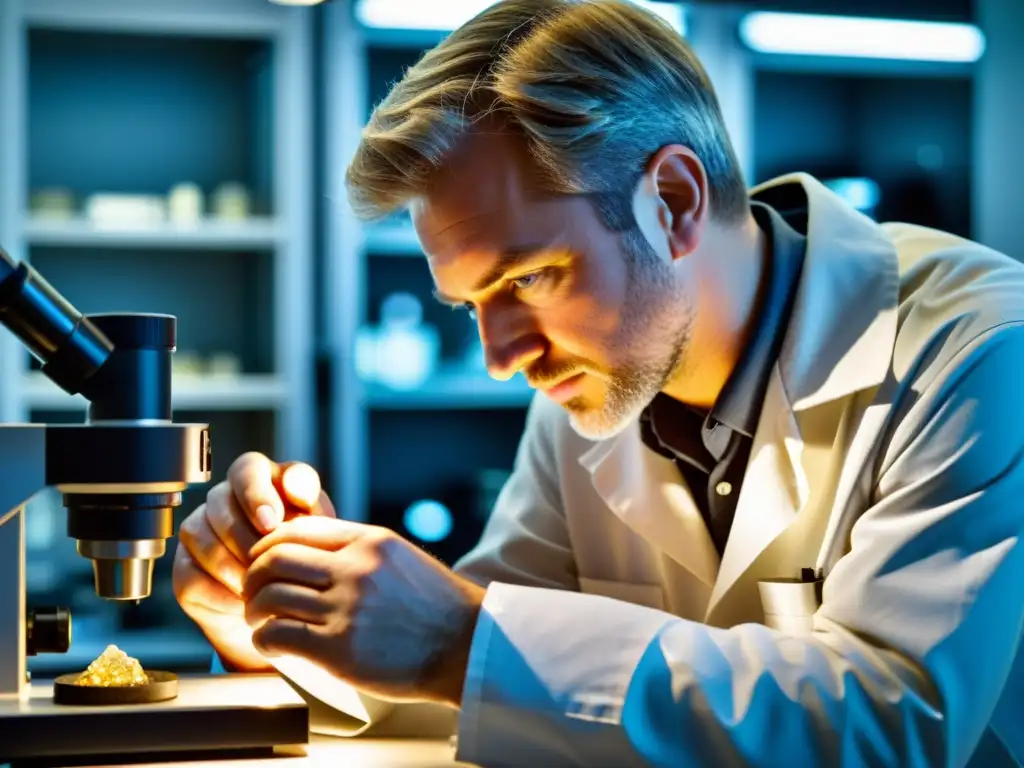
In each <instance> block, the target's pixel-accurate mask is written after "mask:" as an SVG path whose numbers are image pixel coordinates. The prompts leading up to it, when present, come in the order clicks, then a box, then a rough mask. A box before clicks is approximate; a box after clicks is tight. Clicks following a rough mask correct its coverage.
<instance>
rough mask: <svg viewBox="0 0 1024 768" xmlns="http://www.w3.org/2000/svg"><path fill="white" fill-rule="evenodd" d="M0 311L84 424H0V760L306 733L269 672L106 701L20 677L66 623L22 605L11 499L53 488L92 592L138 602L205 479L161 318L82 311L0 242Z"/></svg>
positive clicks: (58, 643) (302, 708)
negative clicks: (185, 494) (174, 402)
mask: <svg viewBox="0 0 1024 768" xmlns="http://www.w3.org/2000/svg"><path fill="white" fill-rule="evenodd" d="M0 322H2V323H3V324H4V325H5V326H7V328H8V329H9V330H10V331H12V332H13V333H14V335H15V336H16V337H17V338H18V339H19V340H20V341H21V342H22V343H23V344H24V345H25V346H26V347H27V348H28V349H29V351H30V352H32V353H33V354H34V355H35V356H36V357H37V358H39V360H40V362H41V363H42V364H43V367H42V371H43V373H44V374H45V375H47V376H48V377H49V378H50V379H52V380H53V381H54V382H55V383H56V384H57V385H58V386H60V387H61V388H62V389H63V390H64V391H66V392H67V393H68V396H69V397H70V396H71V395H73V394H81V395H83V396H84V397H85V398H86V399H87V400H88V401H89V403H90V405H89V409H88V415H87V420H86V422H85V423H84V424H59V425H58V424H2V425H0V764H2V763H4V762H5V761H11V760H20V759H25V758H51V757H62V756H67V757H71V756H74V757H82V756H94V755H95V756H113V755H118V756H131V755H137V754H146V753H148V754H149V758H150V759H152V753H153V752H177V751H182V750H232V749H242V748H258V747H273V746H280V745H291V744H301V743H306V742H307V741H308V732H309V731H308V722H309V716H308V708H307V705H306V704H305V702H304V701H303V699H302V698H301V697H300V696H299V695H298V694H297V693H296V692H295V690H294V689H293V688H292V687H291V686H290V685H289V684H288V683H287V682H285V681H284V680H283V678H281V677H280V676H278V675H224V676H212V675H199V676H194V677H186V676H182V677H181V678H180V679H179V680H178V685H177V695H176V696H174V697H173V698H171V699H169V700H164V701H157V702H153V703H145V704H112V705H108V706H85V705H67V704H62V703H60V702H59V701H57V700H55V695H54V687H53V686H52V685H49V684H41V683H39V682H33V681H31V680H30V679H29V676H28V673H27V669H26V656H27V655H34V654H37V653H63V652H66V651H67V650H68V649H69V648H70V645H71V641H72V621H71V616H70V613H69V612H68V611H67V610H65V609H60V608H36V609H34V610H27V606H26V583H25V565H26V563H25V559H26V558H25V521H24V517H25V515H24V514H23V511H24V506H25V503H26V502H27V501H29V500H30V499H31V498H32V497H33V496H34V495H35V494H37V493H38V492H40V491H42V490H43V489H46V488H53V489H56V490H57V491H58V492H60V493H61V494H62V497H63V498H62V500H63V505H64V507H65V508H66V509H67V533H68V535H69V536H70V537H71V538H73V539H75V540H76V542H77V551H78V553H79V554H80V555H81V556H83V557H85V558H87V559H89V560H90V561H91V562H92V568H93V575H94V587H95V591H96V594H97V596H98V597H100V598H103V599H108V600H125V601H138V600H142V599H144V598H146V597H147V596H149V594H150V591H151V590H152V577H153V565H154V562H155V561H156V559H157V558H159V557H162V556H163V555H164V553H165V550H166V541H167V539H168V538H169V537H171V536H172V535H173V533H174V531H173V517H172V514H173V510H174V508H175V507H177V506H179V505H180V504H181V499H182V491H184V490H185V488H187V487H188V486H189V485H192V484H196V483H205V482H207V481H209V479H210V472H211V461H212V451H211V444H210V435H209V427H208V425H205V424H176V423H174V422H173V421H172V418H171V357H172V353H173V352H174V349H175V347H176V319H175V318H174V317H172V316H169V315H158V314H107V315H90V316H83V315H82V314H81V313H79V312H78V311H77V310H76V309H75V308H74V307H73V306H72V305H71V304H69V303H68V302H67V301H66V300H65V299H64V298H63V297H62V296H61V295H60V294H59V293H58V292H57V291H56V290H55V289H54V288H53V287H52V286H50V285H49V284H48V283H47V282H46V280H45V279H44V278H43V277H42V276H40V275H39V274H38V273H37V272H36V271H35V270H34V269H33V268H32V267H30V266H28V265H26V264H23V263H22V264H19V263H16V262H15V261H14V260H13V259H12V258H11V257H10V256H8V255H7V254H6V253H5V252H3V251H2V250H0ZM162 674H163V673H160V672H159V671H154V677H155V678H157V679H163V678H162V677H161V675H162ZM56 698H57V699H59V698H60V697H59V696H58V697H56ZM130 759H131V757H123V758H122V759H121V760H120V762H125V761H127V760H130Z"/></svg>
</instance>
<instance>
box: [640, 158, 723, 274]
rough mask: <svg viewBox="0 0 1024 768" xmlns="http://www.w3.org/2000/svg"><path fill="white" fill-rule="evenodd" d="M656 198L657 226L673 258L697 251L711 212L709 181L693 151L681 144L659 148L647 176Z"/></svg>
mask: <svg viewBox="0 0 1024 768" xmlns="http://www.w3.org/2000/svg"><path fill="white" fill-rule="evenodd" d="M644 176H645V177H646V178H645V181H646V182H647V184H649V185H650V187H651V188H652V190H653V191H654V192H655V194H656V195H657V204H658V223H659V225H660V227H661V229H662V231H663V233H664V236H665V237H667V239H668V244H669V250H670V251H671V254H672V258H673V259H681V258H683V257H685V256H689V255H690V254H691V253H693V251H695V250H696V249H697V246H698V245H699V243H700V235H701V232H702V231H703V228H704V224H705V221H706V219H707V217H708V212H709V205H708V203H709V201H708V178H707V173H706V172H705V170H704V164H703V163H702V162H701V161H700V159H699V158H698V157H697V155H695V154H694V153H693V150H691V149H689V148H688V147H684V146H682V145H680V144H670V145H668V146H665V147H662V148H661V149H659V150H658V151H657V152H656V153H655V154H654V156H653V157H652V158H651V161H650V163H649V164H648V166H647V172H646V173H645V174H644Z"/></svg>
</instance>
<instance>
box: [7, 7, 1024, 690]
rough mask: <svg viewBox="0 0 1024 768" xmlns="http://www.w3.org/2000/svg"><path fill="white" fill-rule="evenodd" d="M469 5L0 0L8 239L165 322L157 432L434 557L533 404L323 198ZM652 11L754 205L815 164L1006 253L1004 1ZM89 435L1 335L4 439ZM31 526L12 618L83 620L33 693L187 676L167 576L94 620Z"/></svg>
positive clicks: (58, 545) (1014, 164)
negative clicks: (278, 463) (282, 466)
mask: <svg viewBox="0 0 1024 768" xmlns="http://www.w3.org/2000/svg"><path fill="white" fill-rule="evenodd" d="M488 4H489V3H488V2H487V1H486V0H431V2H426V1H425V0H333V1H330V2H324V3H319V4H317V3H315V2H313V0H306V2H302V3H292V4H288V3H274V2H270V1H269V0H0V245H2V246H3V247H4V248H5V249H6V250H7V251H8V252H9V253H10V254H11V255H12V256H13V257H14V258H16V259H25V260H29V261H30V262H31V263H32V264H33V265H34V266H36V268H37V269H38V270H39V271H40V272H41V273H42V274H43V275H44V276H45V277H46V278H47V279H48V280H49V281H50V282H51V283H52V284H53V285H55V286H56V287H57V289H58V290H60V291H61V292H63V293H64V294H65V295H66V296H67V297H68V298H69V299H70V300H71V301H72V302H74V303H75V304H76V305H77V306H78V308H79V309H81V310H82V311H83V312H86V313H88V312H101V311H102V312H113V311H145V312H167V313H172V314H174V315H177V317H178V319H179V343H178V352H177V354H176V363H175V374H174V375H175V380H174V387H175V396H174V397H175V411H176V418H177V420H179V421H185V420H196V421H204V422H209V423H210V424H211V430H212V441H213V446H214V469H215V477H216V478H218V479H219V478H221V477H223V475H224V472H225V470H226V468H227V466H228V464H229V463H230V462H231V461H232V460H233V459H234V458H235V457H236V456H237V455H238V454H240V453H242V452H243V451H247V450H258V451H263V452H266V453H269V454H271V455H272V456H274V457H277V458H279V459H282V460H283V459H298V460H305V461H309V462H312V463H313V464H314V465H315V466H316V467H317V468H318V469H319V470H320V472H321V474H322V477H323V480H324V484H325V487H326V488H327V489H328V491H329V492H330V493H331V495H332V497H333V498H334V500H335V503H336V505H337V506H338V508H339V510H341V511H342V513H343V514H344V515H346V516H347V517H350V518H353V519H358V520H368V521H370V522H373V523H377V524H382V525H386V526H390V527H392V528H395V529H396V530H398V531H400V532H401V533H402V534H404V535H406V536H409V537H411V538H412V539H413V540H415V541H417V542H419V543H420V544H421V545H423V546H424V547H425V548H427V549H429V550H430V551H431V552H433V553H435V554H436V555H437V556H438V557H440V558H442V559H443V560H445V561H448V562H452V561H454V560H455V559H456V558H457V557H458V556H459V555H461V554H462V553H463V552H465V551H466V550H467V549H468V548H470V547H471V546H472V545H473V544H474V542H475V541H476V539H477V537H478V536H479V534H480V531H481V529H482V526H483V525H484V523H485V521H486V518H487V515H488V513H489V510H490V508H491V506H492V504H493V502H494V499H495V497H496V495H497V493H498V491H499V490H500V488H501V486H502V483H503V482H504V480H505V478H506V477H507V475H508V472H509V470H510V468H511V465H512V462H513V458H514V454H515V450H516V446H517V443H518V441H519V438H520V434H521V431H522V428H523V424H524V417H525V410H526V406H527V404H528V402H529V397H530V392H529V391H528V390H527V389H526V388H525V386H523V384H522V382H519V381H514V382H511V383H508V384H498V383H496V382H492V381H490V380H489V379H487V377H486V373H485V371H484V368H483V363H482V356H481V351H480V349H479V346H478V344H477V343H476V338H475V329H474V328H473V327H472V325H471V324H470V322H469V321H468V319H467V316H466V315H465V314H464V313H454V312H451V311H450V310H448V309H445V308H443V307H441V306H440V305H437V304H436V303H433V301H432V299H431V293H430V291H431V281H430V276H429V273H428V271H427V267H426V264H425V262H424V260H423V258H421V253H420V250H419V247H418V243H417V240H416V237H415V234H414V233H413V232H412V230H411V228H410V227H409V225H408V222H407V221H405V220H403V219H401V218H399V219H396V220H394V221H390V222H386V223H384V224H380V225H375V226H372V227H365V226H362V225H360V224H359V223H358V222H357V221H356V220H355V219H354V218H353V216H352V215H351V212H350V211H349V210H348V208H347V205H346V203H345V195H344V190H343V187H342V179H343V174H344V169H345V166H346V164H347V160H348V158H349V156H350V155H351V152H352V150H353V148H354V146H355V144H356V143H357V141H358V136H359V131H360V128H361V127H362V125H363V123H364V122H365V120H366V118H367V117H368V115H369V112H370V110H371V108H372V106H373V105H374V104H375V103H376V102H377V101H379V100H380V99H381V98H382V97H383V96H384V95H385V93H386V92H387V89H388V86H389V84H390V83H392V82H394V81H395V80H396V79H397V78H399V77H400V76H401V73H402V71H403V69H404V68H406V67H408V66H409V65H411V64H412V63H414V62H415V61H416V60H417V58H418V57H419V56H420V55H421V53H422V52H423V51H424V50H425V49H427V48H429V47H430V46H432V45H434V44H435V43H437V42H438V41H439V40H441V39H442V38H443V36H444V34H445V33H446V32H447V31H450V30H451V29H452V28H453V27H455V26H456V25H458V24H459V23H460V22H462V21H464V20H465V19H467V18H469V17H470V16H471V15H472V14H473V13H475V12H476V11H478V10H480V9H481V8H482V7H484V6H486V5H488ZM643 4H644V5H646V6H648V7H650V8H651V9H652V10H654V11H656V12H657V13H659V14H660V15H662V16H663V17H664V18H665V19H666V20H668V21H669V22H670V23H671V24H673V25H674V26H675V27H676V28H677V29H678V30H679V31H680V34H683V35H685V36H686V37H687V38H688V39H689V40H690V41H691V43H692V45H693V46H694V48H695V49H696V51H697V53H698V55H699V56H700V57H701V59H702V61H703V62H704V64H705V66H706V67H707V69H708V71H709V73H710V75H711V77H712V79H713V80H714V82H715V84H716V86H717V88H718V90H719V96H720V100H721V103H722V107H723V109H724V111H725V113H726V117H727V122H728V124H729V127H730V131H731V133H732V136H733V139H734V142H735V144H736V147H737V151H738V152H739V155H740V157H741V160H742V162H743V165H744V169H745V172H746V174H747V176H748V179H749V181H750V182H751V183H756V182H759V181H762V180H764V179H767V178H770V177H772V176H774V175H777V174H781V173H786V172H790V171H807V172H810V173H812V174H815V175H817V176H818V177H819V178H821V179H822V180H824V181H826V182H827V183H829V184H830V185H831V186H832V187H833V188H834V189H835V190H836V191H838V192H839V193H840V194H842V195H844V196H845V197H847V198H848V199H849V200H850V201H851V202H852V203H853V204H854V205H855V206H857V207H858V208H860V209H861V210H863V211H864V212H865V213H866V214H868V215H869V216H873V217H876V218H879V219H901V220H906V221H911V222H916V223H920V224H924V225H929V226H935V227H939V228H942V229H945V230H949V231H952V232H954V233H957V234H960V235H963V236H965V237H972V238H975V239H978V240H980V241H981V242H983V243H985V244H987V245H991V246H993V247H996V248H999V249H1001V250H1004V251H1006V252H1009V253H1011V254H1013V255H1015V256H1017V257H1021V256H1022V255H1024V251H1022V250H1021V247H1022V246H1021V243H1022V242H1024V217H1022V216H1021V215H1020V213H1019V212H1018V210H1017V200H1018V197H1019V195H1018V191H1017V190H1018V184H1019V182H1020V180H1021V179H1022V178H1024V150H1022V142H1020V141H1019V139H1018V134H1019V126H1020V125H1021V123H1022V122H1024V106H1022V105H1024V98H1022V91H1021V87H1020V78H1021V75H1022V74H1024V53H1022V50H1024V46H1021V45H1020V43H1021V41H1022V40H1024V2H1022V0H977V2H971V0H778V2H747V3H744V2H733V3H717V2H704V3H699V4H696V3H688V4H678V3H672V2H656V1H654V0H651V1H649V2H644V3H643ZM810 13H814V14H819V15H820V14H827V15H828V17H826V18H822V17H820V16H808V15H806V14H810ZM83 414H84V406H83V403H82V402H80V401H79V400H77V399H75V398H72V397H68V396H66V395H64V394H63V393H62V392H60V391H59V390H57V389H56V387H54V386H52V385H50V384H49V383H48V381H47V380H45V379H43V378H41V376H40V375H39V374H38V373H37V366H35V365H34V364H33V362H32V360H30V358H29V356H28V355H27V353H26V352H25V351H24V349H23V348H22V347H20V346H19V345H18V344H17V343H16V342H15V341H14V340H13V337H12V336H11V335H10V334H9V333H6V332H2V333H0V418H2V419H3V420H4V421H19V420H31V421H46V422H66V421H81V420H82V419H83ZM206 490H207V489H206V488H205V487H204V488H197V489H195V490H194V491H192V492H190V493H189V494H188V497H187V499H186V502H185V504H184V505H183V507H182V508H181V510H180V512H179V515H178V520H179V521H180V519H181V517H182V516H184V515H185V514H187V513H188V512H189V511H191V510H192V509H194V508H195V506H197V505H198V504H199V503H201V501H202V499H203V496H204V495H205V493H206ZM26 522H27V537H28V545H27V546H28V578H29V584H30V595H29V603H30V605H46V604H59V605H67V606H70V607H71V609H72V612H73V615H74V643H73V645H72V650H71V652H70V653H69V654H67V655H65V656H40V657H37V658H34V659H32V660H31V662H30V669H32V670H33V672H34V673H35V674H36V675H37V676H50V675H51V674H55V673H61V672H65V671H77V670H80V669H82V668H83V667H84V666H85V665H86V664H87V663H88V662H89V661H91V660H92V659H93V658H95V656H97V655H98V654H99V653H100V651H102V649H103V647H104V646H105V645H106V644H107V643H109V642H115V643H117V644H118V645H119V646H120V647H122V648H123V649H124V650H126V651H127V652H128V653H130V654H132V655H134V656H137V657H139V658H140V659H141V660H142V662H143V664H144V665H145V666H147V667H159V668H162V669H175V670H189V669H205V668H207V666H208V664H209V660H210V650H209V647H208V646H207V645H206V643H205V642H204V640H203V638H202V636H201V635H200V634H199V633H198V632H197V631H196V630H195V629H194V627H193V626H192V625H191V623H190V622H189V621H188V619H187V618H186V617H185V616H184V615H183V614H182V613H181V611H180V610H179V608H178V607H177V605H176V603H175V600H174V597H173V594H172V591H171V580H170V568H171V561H172V555H170V554H168V555H167V556H165V557H164V558H163V559H162V560H161V561H159V562H158V564H157V576H156V583H155V586H154V591H153V596H152V597H151V598H149V599H148V600H145V601H143V602H142V603H141V604H140V605H138V606H122V605H115V604H110V603H102V602H100V601H99V600H98V599H97V598H96V597H95V595H94V592H93V588H92V581H91V578H92V577H91V572H90V566H89V562H88V561H87V560H85V559H83V558H81V557H79V556H78V555H76V554H75V551H74V543H73V541H72V540H70V539H68V538H67V536H66V535H65V529H64V526H65V513H64V511H63V509H62V508H61V506H60V499H59V496H56V495H55V494H43V495H41V496H39V497H37V498H36V499H34V500H33V502H32V503H31V505H30V507H29V510H28V515H27V518H26ZM169 544H170V547H169V549H168V552H171V551H173V547H174V546H176V541H171V542H169Z"/></svg>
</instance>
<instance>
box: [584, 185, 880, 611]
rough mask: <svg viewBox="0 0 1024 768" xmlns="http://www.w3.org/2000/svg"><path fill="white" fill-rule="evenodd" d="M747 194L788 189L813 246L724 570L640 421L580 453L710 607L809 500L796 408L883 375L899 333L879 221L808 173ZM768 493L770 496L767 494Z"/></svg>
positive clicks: (784, 194) (773, 197)
mask: <svg viewBox="0 0 1024 768" xmlns="http://www.w3.org/2000/svg"><path fill="white" fill-rule="evenodd" d="M752 196H753V198H754V199H757V200H761V201H763V202H766V203H767V204H769V205H773V202H776V201H778V200H783V199H789V200H792V199H800V200H802V201H803V202H804V204H805V205H806V206H807V226H806V232H805V234H806V235H807V252H806V255H805V258H804V265H803V272H802V275H801V278H800V285H799V287H798V289H797V296H796V299H795V302H794V306H793V311H792V315H791V317H790V322H789V328H788V330H787V332H786V337H785V340H784V342H783V345H782V350H781V352H780V356H779V361H778V363H777V364H776V375H775V378H774V381H773V382H772V384H771V385H770V386H769V392H768V394H766V397H765V402H764V406H763V409H762V414H761V419H760V426H759V428H758V434H757V435H756V436H755V446H756V447H757V450H756V451H755V452H754V453H752V456H751V463H750V465H749V466H748V471H747V477H746V479H745V481H744V485H743V491H742V494H741V496H740V499H739V504H738V507H737V512H736V519H735V522H734V527H736V528H742V530H743V536H742V537H732V538H730V541H729V545H728V546H727V547H726V550H725V553H724V554H723V560H722V562H721V566H722V567H721V573H719V565H720V561H719V557H718V553H717V551H716V550H715V548H714V545H713V543H712V541H711V537H710V536H709V535H708V532H707V527H706V525H705V523H704V520H703V518H702V517H701V515H700V512H699V510H698V509H697V507H696V505H695V503H694V501H693V498H692V497H691V496H690V494H689V493H688V492H687V490H686V489H685V487H684V486H682V485H681V484H680V482H679V474H678V470H677V469H676V468H675V467H674V466H673V464H672V462H671V461H669V460H668V459H665V458H664V457H661V456H658V455H657V454H656V453H655V452H654V451H651V450H649V449H648V448H647V447H646V446H645V445H644V444H643V440H642V438H641V435H640V428H639V424H638V423H636V424H631V425H630V426H629V427H628V428H626V429H625V430H624V431H622V432H621V433H619V434H618V435H616V436H615V437H612V438H608V439H607V440H603V441H600V442H598V443H596V444H595V445H594V446H592V447H591V448H590V449H589V450H588V451H587V452H586V453H584V454H583V456H581V458H580V463H581V465H582V466H583V467H584V468H586V469H587V470H588V471H589V472H590V474H591V478H592V482H593V485H594V488H595V490H596V491H597V492H598V494H599V495H600V496H601V497H602V498H603V499H604V501H605V503H607V504H608V506H609V507H610V508H611V509H612V511H613V512H615V514H617V515H618V516H619V517H620V518H621V519H622V520H623V521H624V522H625V523H626V524H627V525H629V526H630V527H632V528H633V530H635V531H636V532H637V533H639V534H640V535H641V536H643V537H644V538H645V539H646V540H647V541H649V542H651V543H652V544H653V545H654V546H656V547H658V548H659V549H661V550H662V551H663V552H665V553H666V554H667V555H668V556H669V557H671V558H672V559H673V560H675V561H676V562H678V563H679V564H680V565H682V566H683V567H685V568H686V569H687V570H689V571H690V572H691V573H692V574H693V575H694V576H695V577H697V578H698V579H700V581H702V582H703V583H704V584H707V585H709V586H712V585H713V586H714V590H713V593H712V596H711V604H710V606H709V611H710V610H711V609H712V608H714V607H715V604H716V603H718V602H719V601H720V600H721V599H722V598H723V596H724V595H725V593H726V592H727V591H728V589H729V588H730V587H731V586H732V585H733V584H734V583H735V582H736V581H737V580H738V579H739V578H740V577H741V576H742V574H743V573H744V572H745V570H746V569H747V568H749V566H750V565H751V564H752V563H753V562H754V560H756V558H757V557H758V555H759V554H760V553H761V552H763V551H764V550H765V549H766V548H767V547H768V546H769V545H770V544H771V543H772V541H774V540H775V538H776V537H777V536H778V535H779V534H780V533H781V532H782V531H783V530H785V528H786V527H787V526H788V525H789V524H791V523H792V522H793V520H794V519H795V518H796V516H797V515H798V514H799V513H800V511H801V510H802V509H803V508H804V506H805V505H806V504H807V501H808V498H809V496H810V491H811V488H810V479H809V477H808V473H807V472H806V471H805V469H804V467H803V466H802V463H801V456H802V452H803V443H802V439H801V435H800V418H801V412H805V411H811V410H812V409H814V408H815V406H818V405H823V404H825V403H828V402H832V401H835V400H838V399H841V398H843V397H846V396H849V395H851V394H853V393H855V392H858V391H861V390H864V389H868V388H870V387H874V386H876V385H878V384H880V383H881V382H882V381H883V380H884V378H885V375H886V371H887V370H888V367H889V360H890V352H891V350H892V347H893V343H894V341H895V337H896V324H897V302H898V294H899V269H898V263H897V258H896V252H895V248H894V246H893V244H892V243H891V241H890V240H889V239H888V238H887V237H886V236H885V234H884V233H883V232H882V231H881V230H880V229H879V228H878V226H877V225H876V224H875V223H874V222H872V221H871V220H870V219H868V218H867V217H865V216H862V215H860V214H856V213H854V212H852V211H851V210H850V209H849V208H848V207H847V206H846V205H845V204H843V203H842V201H840V199H839V198H838V197H836V196H835V195H834V194H833V193H832V192H831V191H830V190H828V188H826V187H825V186H824V185H822V184H821V183H819V182H818V181H816V180H815V179H813V178H812V177H810V176H807V175H805V174H793V175H790V176H784V177H781V178H778V179H774V180H772V181H769V182H767V183H765V184H763V185H761V186H759V187H757V188H755V189H754V190H753V192H752ZM773 207H774V206H773ZM810 417H811V416H810V415H808V418H810ZM768 498H770V499H771V503H767V504H766V503H764V502H765V500H766V499H768ZM755 507H756V510H755ZM744 521H746V524H744ZM739 539H742V540H739Z"/></svg>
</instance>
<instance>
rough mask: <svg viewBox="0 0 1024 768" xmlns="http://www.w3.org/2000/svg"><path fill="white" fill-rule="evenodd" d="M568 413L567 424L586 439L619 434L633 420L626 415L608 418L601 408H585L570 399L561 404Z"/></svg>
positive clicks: (603, 437)
mask: <svg viewBox="0 0 1024 768" xmlns="http://www.w3.org/2000/svg"><path fill="white" fill-rule="evenodd" d="M563 407H564V408H565V410H566V412H567V413H568V414H569V424H571V425H572V428H573V429H574V430H575V431H576V434H578V435H579V436H580V437H583V438H586V439H587V440H595V441H596V440H607V439H609V438H612V437H616V436H617V435H619V434H621V433H622V432H623V431H624V430H625V429H626V428H627V427H628V426H629V425H630V424H631V423H632V421H633V419H632V418H630V417H628V416H626V417H623V418H619V419H614V418H610V417H609V415H608V414H606V413H604V412H603V411H602V410H601V409H597V408H585V407H582V406H579V405H575V406H574V404H573V403H572V402H571V401H570V402H568V403H566V404H565V405H564V406H563Z"/></svg>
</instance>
